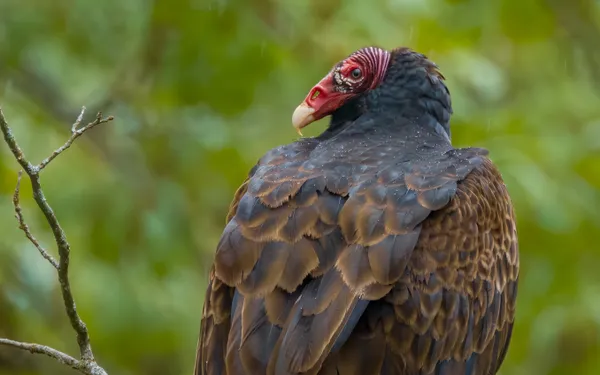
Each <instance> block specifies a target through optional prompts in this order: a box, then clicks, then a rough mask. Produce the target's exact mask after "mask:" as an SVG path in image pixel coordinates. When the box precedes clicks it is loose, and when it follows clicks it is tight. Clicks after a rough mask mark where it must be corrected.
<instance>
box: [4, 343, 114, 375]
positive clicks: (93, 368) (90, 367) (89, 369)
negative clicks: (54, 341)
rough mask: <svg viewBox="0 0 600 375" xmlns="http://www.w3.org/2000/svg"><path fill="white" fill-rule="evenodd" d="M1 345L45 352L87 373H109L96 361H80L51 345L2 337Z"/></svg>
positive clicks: (91, 374)
mask: <svg viewBox="0 0 600 375" xmlns="http://www.w3.org/2000/svg"><path fill="white" fill-rule="evenodd" d="M0 345H5V346H12V347H14V348H18V349H22V350H27V351H28V352H30V353H31V354H44V355H47V356H48V357H51V358H54V359H56V360H57V361H58V362H60V363H62V364H65V365H67V366H69V367H71V368H73V369H75V370H78V371H79V372H82V373H84V374H87V375H107V374H106V371H104V369H103V368H102V367H100V366H98V365H97V364H96V363H94V362H91V363H90V362H87V363H86V362H83V361H79V360H77V359H75V358H73V357H71V356H70V355H68V354H65V353H63V352H61V351H58V350H56V349H53V348H51V347H49V346H45V345H40V344H33V343H28V342H19V341H14V340H8V339H0Z"/></svg>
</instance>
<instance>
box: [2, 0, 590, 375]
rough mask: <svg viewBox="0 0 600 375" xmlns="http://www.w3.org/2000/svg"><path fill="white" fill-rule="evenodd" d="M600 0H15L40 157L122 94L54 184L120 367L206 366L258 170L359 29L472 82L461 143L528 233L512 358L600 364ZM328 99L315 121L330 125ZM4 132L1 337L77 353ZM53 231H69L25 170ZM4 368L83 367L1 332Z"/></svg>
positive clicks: (583, 366)
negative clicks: (223, 249)
mask: <svg viewBox="0 0 600 375" xmlns="http://www.w3.org/2000/svg"><path fill="white" fill-rule="evenodd" d="M599 41H600V3H599V2H598V1H593V0H577V1H575V0H463V1H461V0H452V1H451V0H447V1H443V0H371V2H369V1H365V0H327V1H326V0H309V1H300V0H297V1H296V0H288V1H275V0H170V1H167V0H155V1H151V0H104V1H92V0H54V1H43V0H19V1H16V0H1V1H0V104H1V106H2V108H3V110H4V112H5V115H6V116H7V118H8V120H9V123H10V124H11V126H12V127H13V130H14V132H15V134H16V136H17V139H18V140H19V141H20V143H21V146H22V147H23V148H24V149H25V151H26V152H27V155H28V156H29V157H30V158H31V159H32V160H33V161H36V162H37V161H39V160H41V159H42V158H43V157H45V156H48V155H49V154H50V153H51V151H52V150H53V149H55V148H56V147H58V146H59V145H61V144H62V143H63V142H64V141H65V140H66V139H67V138H68V136H69V129H70V126H71V123H72V122H73V121H74V119H75V118H76V116H77V114H78V113H79V109H80V107H81V106H82V105H86V106H87V107H88V116H87V119H88V120H90V119H91V118H93V115H94V113H95V111H98V110H103V111H104V112H105V114H113V115H115V116H116V118H117V119H116V121H115V122H114V123H110V124H105V125H101V126H100V127H98V128H96V129H94V130H93V131H92V132H90V133H87V134H86V135H85V136H84V137H82V138H80V139H79V141H78V142H77V143H76V144H75V146H74V147H73V148H72V149H70V150H68V151H67V152H66V153H65V154H63V155H62V156H61V157H59V158H58V159H57V160H56V161H55V162H54V163H53V164H51V165H50V166H49V167H48V168H47V169H46V170H45V171H44V174H43V176H42V177H43V184H44V188H45V192H46V195H47V197H48V199H49V202H50V203H51V205H53V207H54V209H55V211H56V212H57V214H58V216H59V218H60V220H61V222H62V224H63V226H64V228H65V230H66V231H67V234H68V238H69V240H70V241H71V244H72V248H73V251H72V252H73V256H72V269H71V270H72V272H71V277H72V283H73V290H74V294H75V297H76V299H77V303H78V308H79V311H80V313H81V315H82V317H83V319H84V320H85V321H86V322H87V324H88V327H89V330H90V334H91V338H92V343H93V348H94V351H95V354H96V356H97V359H98V361H99V362H100V364H101V365H103V366H104V367H105V369H106V370H107V371H108V372H109V374H123V375H133V374H150V375H153V374H157V375H158V374H189V373H190V372H191V370H192V367H193V360H194V355H195V346H196V339H197V333H198V327H199V319H200V312H201V307H202V301H203V295H204V289H205V285H206V279H207V270H208V269H209V267H210V263H211V259H212V255H213V251H214V248H215V245H216V243H217V241H218V238H219V235H220V232H221V230H222V228H223V226H224V216H225V213H226V210H227V207H228V204H229V202H230V199H231V197H232V194H233V192H234V191H235V189H236V188H237V186H238V185H239V184H240V183H241V182H242V181H243V179H244V177H245V175H246V173H247V171H248V170H249V169H250V167H251V166H252V165H253V163H254V162H255V161H256V160H257V159H258V158H259V157H260V156H261V155H262V154H263V153H264V152H266V151H267V150H268V149H270V148H272V147H275V146H277V145H279V144H282V143H287V142H291V141H293V140H294V139H295V138H296V134H295V132H294V130H293V128H292V126H291V114H292V111H293V110H294V108H295V106H296V105H297V104H299V102H300V101H301V100H302V99H303V98H304V96H305V95H306V93H307V92H308V90H309V89H310V88H311V87H312V85H313V84H315V83H316V82H317V81H318V80H319V79H320V78H322V76H323V75H324V74H325V73H326V72H327V71H328V70H329V69H330V67H331V66H332V64H333V63H335V62H337V61H338V60H339V59H341V58H343V57H345V56H346V55H348V54H349V53H350V52H352V51H354V50H355V49H357V48H359V47H363V46H366V45H371V44H376V45H379V46H382V47H386V48H393V47H397V46H402V45H404V46H410V47H412V48H414V49H417V50H418V51H420V52H423V53H425V54H427V55H428V56H429V57H430V58H431V59H433V60H434V61H435V62H437V63H438V65H440V67H441V70H442V71H443V73H444V74H445V75H446V77H447V83H448V85H449V87H450V89H451V92H452V93H453V103H454V109H455V115H454V117H453V121H452V129H453V141H454V143H455V145H456V146H480V147H486V148H488V149H489V150H490V151H491V157H492V159H493V160H494V161H495V162H496V163H497V165H498V166H499V167H500V169H501V171H502V172H503V175H504V178H505V180H506V184H507V185H508V188H509V190H510V193H511V195H512V197H513V199H514V203H515V206H516V211H517V216H518V229H519V238H520V244H521V247H520V248H521V281H520V287H519V302H518V308H517V323H516V327H515V331H514V335H513V340H512V345H511V347H510V351H509V354H508V358H507V360H506V361H505V364H504V366H503V367H502V370H501V374H504V375H530V374H535V375H546V374H548V375H550V374H552V375H558V374H578V375H597V374H599V373H600V270H599V268H600V248H599V243H600V229H599V228H600V213H599V212H598V211H599V210H600V95H599V94H600V49H598V45H599V43H600V42H599ZM325 123H326V122H325V121H321V122H320V123H317V124H315V125H313V126H311V127H309V128H308V129H307V131H306V133H307V134H305V135H316V134H318V133H319V131H320V130H322V129H323V127H324V126H325ZM17 167H18V166H17V164H16V162H15V161H14V160H13V159H12V157H11V155H9V153H8V149H7V147H5V145H4V144H0V259H1V260H0V337H9V338H12V339H17V340H23V341H36V342H40V343H43V344H47V345H51V346H54V347H56V348H58V349H60V350H64V351H67V352H69V353H71V354H73V355H76V353H77V348H76V344H75V339H74V334H73V332H72V331H71V328H70V326H69V324H68V322H67V319H66V317H65V315H64V311H63V307H62V301H61V299H60V294H59V289H58V286H57V282H56V280H55V275H54V273H53V269H52V268H51V267H50V266H49V265H48V264H47V263H46V262H45V261H44V260H43V259H42V258H41V257H40V256H39V254H38V253H37V251H36V250H35V248H33V246H32V245H31V244H30V243H28V242H27V241H26V239H25V238H24V236H23V234H22V233H21V232H20V231H19V230H18V229H17V226H16V222H15V220H14V218H13V208H12V203H11V195H12V191H13V189H14V185H15V181H16V174H17V170H18V168H17ZM23 192H24V194H23V206H24V210H25V215H26V217H27V218H28V220H29V224H30V225H31V227H32V228H33V230H34V232H35V234H36V235H37V236H38V238H39V239H40V240H42V241H43V243H44V244H45V245H47V247H48V248H50V249H52V250H53V251H54V247H53V246H52V245H53V242H52V237H51V235H50V232H49V230H48V228H47V225H46V223H45V221H44V220H43V218H42V216H41V213H40V212H39V211H38V210H36V207H34V205H33V204H32V203H33V201H32V199H31V192H30V186H29V183H28V182H27V183H25V184H24V188H23ZM0 374H2V375H4V374H15V375H25V374H48V375H54V374H75V372H74V371H71V370H69V369H67V368H65V367H62V366H61V365H58V364H56V363H55V362H54V361H53V360H51V359H47V358H45V357H43V356H32V355H30V354H29V353H26V352H21V351H18V350H13V349H11V348H6V347H0Z"/></svg>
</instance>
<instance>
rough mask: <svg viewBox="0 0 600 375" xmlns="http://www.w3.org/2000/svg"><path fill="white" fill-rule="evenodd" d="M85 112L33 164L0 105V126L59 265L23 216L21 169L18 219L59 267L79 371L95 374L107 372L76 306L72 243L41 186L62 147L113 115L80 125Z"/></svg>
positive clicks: (27, 233) (17, 206) (61, 287)
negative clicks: (65, 137)
mask: <svg viewBox="0 0 600 375" xmlns="http://www.w3.org/2000/svg"><path fill="white" fill-rule="evenodd" d="M84 112H85V107H83V108H82V110H81V113H80V114H79V116H78V117H77V120H76V121H75V123H74V124H73V126H72V128H71V130H72V132H71V137H70V138H69V139H68V140H67V142H65V144H63V145H62V146H61V147H59V148H58V149H57V150H55V151H54V152H53V153H52V155H50V156H49V157H48V158H46V159H44V160H43V161H42V162H41V163H40V164H39V165H33V164H32V163H31V162H29V161H28V160H27V158H26V157H25V154H24V153H23V150H22V149H21V148H20V147H19V145H18V143H17V141H16V139H15V137H14V136H13V134H12V131H11V129H10V127H9V126H8V123H7V122H6V119H5V117H4V114H3V113H2V109H1V108H0V130H1V131H2V133H3V134H4V140H5V141H6V144H7V145H8V147H9V148H10V150H11V152H12V153H13V155H14V156H15V158H16V159H17V161H18V162H19V164H20V165H21V167H23V169H24V170H25V172H26V173H27V175H28V176H29V179H30V180H31V188H32V191H33V198H34V200H35V201H36V203H37V205H38V207H39V208H40V210H41V211H42V212H43V213H44V216H45V217H46V221H47V222H48V224H49V225H50V228H51V229H52V233H53V234H54V239H55V241H56V245H57V247H58V255H59V260H58V265H57V266H56V265H55V264H56V263H57V262H56V260H54V259H53V258H52V257H51V256H50V255H49V254H48V253H47V252H46V251H45V250H44V249H43V248H42V247H41V245H39V242H38V241H37V240H36V239H35V237H33V235H31V232H30V231H29V228H28V227H27V225H26V224H25V222H24V219H23V216H22V213H21V207H20V204H19V192H20V178H21V173H20V174H19V179H18V182H17V187H16V189H15V195H14V198H13V203H14V204H15V212H16V216H17V220H18V221H19V225H20V227H21V229H22V230H23V231H24V232H25V235H26V236H27V238H28V239H29V240H30V241H31V242H32V243H33V244H34V246H36V248H37V249H38V251H39V252H40V253H41V254H42V256H44V258H46V259H48V261H49V262H50V263H52V265H53V266H55V267H56V269H57V272H58V281H59V283H60V289H61V293H62V297H63V301H64V305H65V310H66V313H67V316H68V317H69V322H70V323H71V326H72V327H73V329H74V330H75V332H76V333H77V343H78V344H79V351H80V355H81V360H80V361H77V360H75V361H76V363H77V366H78V367H77V369H78V370H80V372H83V373H85V374H92V375H101V374H102V375H103V374H106V372H105V371H104V370H103V369H102V368H101V367H99V366H98V365H97V364H96V362H95V360H94V354H93V352H92V347H91V344H90V336H89V333H88V330H87V327H86V325H85V323H84V322H83V320H81V318H80V317H79V314H78V313H77V308H76V306H75V300H74V298H73V294H72V292H71V284H70V281H69V261H70V252H71V246H70V245H69V242H68V241H67V237H66V234H65V232H64V230H63V229H62V227H61V225H60V223H59V222H58V218H57V217H56V215H55V213H54V211H53V210H52V207H50V205H49V204H48V201H47V200H46V197H45V196H44V192H43V190H42V186H41V183H40V172H41V171H42V170H43V169H44V168H45V167H46V166H47V165H48V164H49V163H50V162H51V161H52V160H54V159H55V158H56V157H57V156H58V155H60V154H61V153H62V152H63V151H65V150H66V149H68V148H69V147H70V146H71V144H72V143H73V142H74V141H75V140H76V139H77V138H78V137H80V136H81V135H82V134H83V133H85V132H86V131H88V130H90V129H91V128H93V127H95V126H97V125H99V124H102V123H105V122H109V121H112V120H113V117H112V116H109V117H107V118H102V114H101V113H98V115H97V116H96V119H95V120H94V121H92V122H91V123H89V124H87V125H86V126H84V127H83V128H80V129H79V128H78V127H79V125H80V123H81V121H82V119H83V115H84ZM45 255H47V256H45ZM2 340H3V341H2V343H5V344H7V345H13V344H17V345H13V346H17V347H20V348H24V349H28V350H31V348H33V346H32V345H37V344H26V343H19V342H15V341H11V340H6V339H2ZM11 343H13V344H11ZM35 348H38V349H39V348H42V346H39V345H37V346H35ZM44 348H45V347H44ZM49 349H51V348H49ZM52 351H53V352H52V353H54V354H56V353H60V352H58V351H56V350H54V349H52ZM34 352H35V353H39V352H40V351H34ZM41 353H46V354H48V353H49V352H48V351H41ZM48 355H50V356H51V357H54V358H57V357H56V356H54V355H52V354H48ZM69 358H70V357H69ZM57 359H58V358H57ZM71 359H72V358H71ZM72 367H73V366H72ZM74 368H75V367H74ZM92 370H93V371H92Z"/></svg>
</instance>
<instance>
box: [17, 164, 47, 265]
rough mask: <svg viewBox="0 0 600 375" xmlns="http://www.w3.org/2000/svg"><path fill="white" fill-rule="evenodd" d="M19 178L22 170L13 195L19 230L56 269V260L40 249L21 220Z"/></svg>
mask: <svg viewBox="0 0 600 375" xmlns="http://www.w3.org/2000/svg"><path fill="white" fill-rule="evenodd" d="M21 177H23V170H22V169H21V170H20V171H19V177H18V178H17V186H16V187H15V194H14V195H13V205H14V206H15V217H16V218H17V221H18V222H19V229H21V230H22V231H23V232H25V236H26V237H27V238H28V239H29V241H31V243H32V244H33V246H35V247H36V249H38V251H39V252H40V254H42V256H43V257H44V258H45V259H46V260H47V261H48V262H50V264H52V266H54V268H56V269H58V262H57V261H56V259H54V257H53V256H52V255H50V254H48V252H47V251H46V250H45V249H44V248H43V247H42V245H40V243H39V242H38V240H37V239H36V238H35V237H34V236H33V234H31V231H30V230H29V226H28V225H27V223H25V219H24V218H23V212H22V209H21V204H20V192H21Z"/></svg>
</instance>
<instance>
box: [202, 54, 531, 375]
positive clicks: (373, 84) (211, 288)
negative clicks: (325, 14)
mask: <svg viewBox="0 0 600 375" xmlns="http://www.w3.org/2000/svg"><path fill="white" fill-rule="evenodd" d="M451 113H452V108H451V103H450V93H449V91H448V89H447V87H446V85H445V84H444V76H443V75H442V74H441V73H440V71H439V70H438V67H437V65H435V64H434V63H433V62H431V61H430V60H428V59H427V57H426V56H424V55H422V54H419V53H417V52H415V51H413V50H411V49H408V48H398V49H395V50H392V51H387V50H384V49H380V48H376V47H368V48H363V49H360V50H358V51H356V52H354V53H353V54H351V55H350V56H349V57H347V58H346V59H344V60H342V61H341V62H339V63H338V64H336V65H335V66H334V67H333V69H332V70H331V71H330V72H329V73H328V74H327V75H326V76H325V77H324V78H323V79H322V80H321V81H320V82H319V83H318V84H317V85H316V86H314V87H313V88H312V89H311V90H310V92H309V93H308V95H307V97H306V99H304V101H303V102H302V104H300V105H299V106H298V108H297V109H296V110H295V111H294V114H293V116H292V123H293V125H294V127H296V129H298V130H299V129H300V128H302V127H304V126H306V125H308V124H310V123H311V122H313V121H315V120H318V119H320V118H323V117H325V116H328V115H331V121H330V124H329V127H328V128H327V129H326V130H325V131H324V132H323V133H322V134H321V135H319V136H317V137H313V138H301V139H299V140H298V141H296V142H293V143H291V144H288V145H284V146H280V147H277V148H274V149H272V150H270V151H269V152H267V153H266V154H265V155H264V156H263V157H262V158H261V159H260V160H259V162H258V163H257V164H256V166H254V167H253V168H252V170H251V171H250V173H249V176H248V178H247V179H246V180H245V182H244V183H243V184H242V186H241V187H240V188H239V189H238V191H237V192H236V194H235V197H234V199H233V203H232V204H231V207H230V211H229V214H228V216H227V224H226V227H225V229H224V231H223V234H222V236H221V240H220V242H219V244H218V246H217V250H216V255H215V261H214V264H213V267H212V269H211V272H210V279H209V283H208V290H207V292H206V298H205V302H204V309H203V312H202V322H201V330H200V339H199V342H198V348H197V356H196V367H195V374H203V375H217V374H222V375H225V374H227V375H242V374H249V375H255V374H256V375H260V374H268V375H288V374H331V375H351V374H356V375H371V374H373V375H374V374H381V375H392V374H397V375H427V374H431V375H491V374H495V373H496V372H497V371H498V368H499V367H500V365H501V363H502V361H503V359H504V357H505V355H506V351H507V348H508V345H509V341H510V337H511V332H512V327H513V322H514V314H515V299H516V294H517V281H518V272H519V253H518V244H517V233H516V225H515V216H514V212H513V206H512V203H511V200H510V198H509V195H508V192H507V189H506V186H505V184H504V182H503V180H502V177H501V175H500V172H499V171H498V169H497V168H496V167H495V166H494V164H492V162H491V161H490V160H489V159H488V158H487V151H486V150H485V149H481V148H454V147H453V146H452V144H451V142H450V127H449V121H450V115H451Z"/></svg>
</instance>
